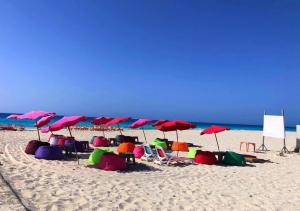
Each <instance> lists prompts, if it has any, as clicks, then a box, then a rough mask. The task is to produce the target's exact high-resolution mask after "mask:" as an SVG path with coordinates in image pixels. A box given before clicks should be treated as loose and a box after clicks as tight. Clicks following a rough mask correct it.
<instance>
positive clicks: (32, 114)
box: [7, 111, 55, 141]
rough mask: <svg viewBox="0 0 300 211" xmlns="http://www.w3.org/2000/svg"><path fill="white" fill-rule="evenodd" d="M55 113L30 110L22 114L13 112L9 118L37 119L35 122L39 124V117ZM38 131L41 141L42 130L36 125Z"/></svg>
mask: <svg viewBox="0 0 300 211" xmlns="http://www.w3.org/2000/svg"><path fill="white" fill-rule="evenodd" d="M52 115H55V113H54V112H49V111H30V112H28V113H25V114H21V115H17V114H13V115H10V116H8V117H7V118H14V119H30V120H35V123H36V124H37V119H38V118H41V117H45V116H52ZM36 129H37V132H38V138H39V141H40V140H41V137H40V131H39V128H38V127H36Z"/></svg>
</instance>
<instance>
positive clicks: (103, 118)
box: [92, 117, 113, 137]
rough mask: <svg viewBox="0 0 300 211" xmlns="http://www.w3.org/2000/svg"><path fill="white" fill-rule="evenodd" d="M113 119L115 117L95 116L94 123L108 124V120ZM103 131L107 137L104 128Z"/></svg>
mask: <svg viewBox="0 0 300 211" xmlns="http://www.w3.org/2000/svg"><path fill="white" fill-rule="evenodd" d="M111 120H113V118H109V117H98V118H94V119H93V120H92V124H93V125H103V124H106V123H107V122H109V121H111ZM102 132H103V136H104V137H105V133H104V130H103V131H102Z"/></svg>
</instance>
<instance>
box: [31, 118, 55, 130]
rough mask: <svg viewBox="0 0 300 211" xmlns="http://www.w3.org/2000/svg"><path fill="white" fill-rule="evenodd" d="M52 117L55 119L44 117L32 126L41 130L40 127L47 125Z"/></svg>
mask: <svg viewBox="0 0 300 211" xmlns="http://www.w3.org/2000/svg"><path fill="white" fill-rule="evenodd" d="M54 117H55V115H51V116H45V117H43V118H41V119H40V120H39V121H37V122H36V123H35V124H34V126H35V127H38V128H41V127H43V126H45V125H47V124H48V123H49V122H50V121H51V119H53V118H54Z"/></svg>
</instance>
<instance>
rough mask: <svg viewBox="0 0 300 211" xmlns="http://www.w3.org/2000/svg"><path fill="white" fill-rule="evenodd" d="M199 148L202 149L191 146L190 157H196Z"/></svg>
mask: <svg viewBox="0 0 300 211" xmlns="http://www.w3.org/2000/svg"><path fill="white" fill-rule="evenodd" d="M197 150H200V149H199V148H195V147H189V153H188V158H195V156H196V153H197Z"/></svg>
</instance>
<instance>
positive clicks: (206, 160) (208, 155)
mask: <svg viewBox="0 0 300 211" xmlns="http://www.w3.org/2000/svg"><path fill="white" fill-rule="evenodd" d="M194 162H195V163H197V164H206V165H214V164H217V162H218V161H217V158H216V156H215V155H214V154H213V153H212V152H207V151H197V153H196V156H195V159H194Z"/></svg>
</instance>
